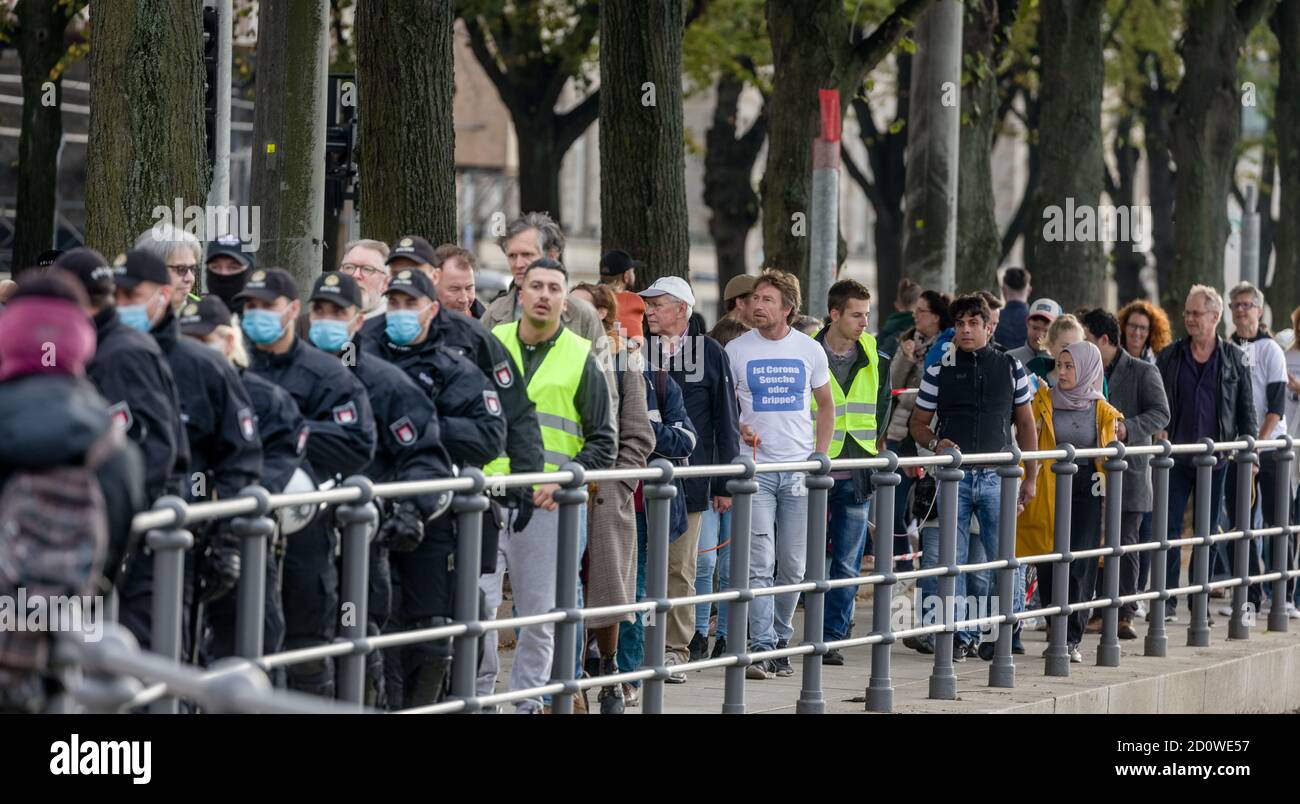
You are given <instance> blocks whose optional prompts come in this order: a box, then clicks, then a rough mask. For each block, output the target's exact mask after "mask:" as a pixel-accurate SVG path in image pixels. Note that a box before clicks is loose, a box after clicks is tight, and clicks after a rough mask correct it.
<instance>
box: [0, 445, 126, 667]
mask: <svg viewBox="0 0 1300 804" xmlns="http://www.w3.org/2000/svg"><path fill="white" fill-rule="evenodd" d="M119 437H120V436H119V435H118V430H117V428H115V427H110V428H108V430H106V431H105V433H104V435H102V436H101V437H100V438H99V440H98V441H96V442H95V444H93V445H92V446H91V448H90V449H89V450H88V451H87V453H86V456H85V458H84V461H83V463H81V464H78V465H70V466H58V467H54V468H50V469H42V470H39V471H38V470H18V471H15V472H13V473H11V474H10V475H9V479H8V482H6V483H5V485H4V490H3V491H2V492H0V596H6V597H8V598H9V599H10V600H14V601H19V600H25V601H26V605H24V606H15V608H14V609H13V610H12V614H13V616H14V617H15V618H22V619H23V622H24V626H23V628H21V629H20V628H18V626H17V624H16V623H14V624H6V626H8V627H3V628H0V686H2V685H3V675H4V672H5V668H8V669H11V670H17V671H19V672H24V671H34V670H42V669H44V668H45V666H46V664H47V662H48V661H49V652H50V640H49V638H48V632H51V631H55V630H61V628H60V625H59V623H58V622H56V621H55V619H56V618H57V616H58V615H59V614H60V613H63V612H65V611H66V609H65V608H64V607H62V606H58V607H56V606H53V605H49V604H51V603H52V602H54V598H56V597H62V596H81V595H91V594H94V593H95V592H96V590H97V584H98V580H99V577H100V575H101V574H102V573H103V569H104V561H105V555H106V553H107V550H108V506H107V504H106V503H105V501H104V495H103V492H102V491H101V490H100V486H99V479H98V478H97V477H96V474H95V468H96V467H97V466H98V465H99V464H100V463H102V462H103V460H104V459H105V458H106V457H107V456H108V455H109V453H110V451H111V450H112V448H113V447H114V446H115V443H114V439H116V438H119ZM20 590H21V594H20ZM38 599H41V601H42V603H44V604H46V605H44V607H43V608H44V610H45V611H44V618H43V620H44V622H43V628H42V629H41V630H37V631H30V630H26V624H27V623H28V615H29V613H32V614H33V618H34V613H35V609H34V608H33V605H32V603H33V601H35V600H38ZM82 616H83V617H85V616H87V612H86V610H85V608H83V609H82ZM83 621H84V620H83ZM33 624H34V623H33Z"/></svg>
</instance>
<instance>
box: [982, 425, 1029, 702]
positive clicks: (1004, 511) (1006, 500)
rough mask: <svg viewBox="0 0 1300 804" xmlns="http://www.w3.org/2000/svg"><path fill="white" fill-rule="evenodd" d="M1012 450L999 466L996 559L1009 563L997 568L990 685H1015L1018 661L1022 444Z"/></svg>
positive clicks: (1023, 471) (1022, 472) (1011, 448)
mask: <svg viewBox="0 0 1300 804" xmlns="http://www.w3.org/2000/svg"><path fill="white" fill-rule="evenodd" d="M1010 450H1011V454H1012V456H1013V457H1012V459H1011V463H1008V464H1003V465H1002V466H999V467H998V477H999V478H1000V480H1001V485H1000V488H999V490H998V491H999V496H998V555H997V558H998V560H999V561H1005V562H1007V566H1006V567H1005V568H1004V569H1000V570H998V609H999V613H1000V614H1001V615H1002V622H1001V623H999V624H998V641H997V645H996V646H995V647H994V649H993V663H992V664H991V665H989V686H990V687H1008V688H1010V687H1014V686H1016V664H1015V661H1014V660H1013V659H1012V658H1011V640H1012V637H1013V636H1014V635H1015V630H1016V621H1015V605H1016V599H1015V596H1016V574H1017V573H1018V572H1019V571H1020V563H1019V562H1018V561H1017V560H1016V512H1017V509H1018V505H1019V499H1020V478H1021V476H1022V475H1024V473H1025V470H1024V469H1023V468H1021V466H1020V447H1019V446H1018V445H1017V444H1015V443H1012V444H1011V447H1010ZM1020 602H1024V601H1020Z"/></svg>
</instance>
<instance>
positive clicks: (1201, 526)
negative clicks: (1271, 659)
mask: <svg viewBox="0 0 1300 804" xmlns="http://www.w3.org/2000/svg"><path fill="white" fill-rule="evenodd" d="M1202 443H1204V444H1205V445H1206V452H1205V453H1204V454H1202V455H1197V456H1196V458H1195V459H1194V460H1193V461H1192V464H1193V465H1194V466H1195V467H1196V503H1195V504H1196V508H1195V515H1194V517H1193V519H1194V522H1195V528H1196V537H1197V538H1198V539H1202V540H1204V541H1202V543H1201V544H1198V545H1196V546H1195V547H1194V548H1192V583H1193V584H1196V585H1199V586H1201V588H1202V590H1203V591H1200V592H1193V593H1192V594H1191V595H1189V596H1188V601H1187V602H1188V608H1189V609H1190V610H1191V613H1192V620H1191V622H1190V623H1189V624H1188V625H1187V645H1188V647H1195V648H1204V647H1208V646H1209V644H1210V620H1209V609H1210V592H1209V590H1208V589H1205V584H1207V583H1209V581H1210V545H1209V543H1208V539H1209V538H1210V531H1211V530H1212V529H1213V527H1214V516H1215V514H1216V513H1217V512H1216V511H1212V510H1211V508H1210V503H1211V502H1212V501H1211V500H1210V483H1211V481H1212V475H1213V472H1214V464H1215V463H1217V461H1216V460H1215V457H1214V439H1212V438H1205V439H1203V442H1202Z"/></svg>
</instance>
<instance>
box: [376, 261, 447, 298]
mask: <svg viewBox="0 0 1300 804" xmlns="http://www.w3.org/2000/svg"><path fill="white" fill-rule="evenodd" d="M384 292H385V293H405V294H406V295H407V296H410V297H412V298H416V299H418V298H420V297H421V296H423V297H425V298H428V299H433V300H435V301H436V300H437V299H438V289H437V288H436V287H434V284H433V280H432V279H430V278H429V277H428V276H426V275H425V273H424V271H421V270H419V269H418V268H403V269H402V270H400V271H398V272H397V273H396V274H394V275H393V278H392V279H390V280H389V282H388V290H386V291H384Z"/></svg>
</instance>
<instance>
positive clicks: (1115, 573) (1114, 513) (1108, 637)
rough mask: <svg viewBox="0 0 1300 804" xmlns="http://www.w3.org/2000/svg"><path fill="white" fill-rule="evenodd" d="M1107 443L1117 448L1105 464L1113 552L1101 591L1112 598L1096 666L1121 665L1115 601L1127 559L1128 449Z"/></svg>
mask: <svg viewBox="0 0 1300 804" xmlns="http://www.w3.org/2000/svg"><path fill="white" fill-rule="evenodd" d="M1106 446H1107V447H1108V448H1111V449H1114V450H1115V457H1113V458H1109V459H1107V461H1106V463H1104V464H1102V468H1104V469H1105V470H1106V546H1107V547H1109V548H1110V553H1109V554H1107V556H1106V567H1105V570H1106V571H1105V574H1104V575H1103V576H1102V592H1103V593H1104V594H1105V595H1106V597H1108V598H1110V599H1111V601H1112V602H1111V604H1110V605H1109V606H1107V607H1106V608H1104V609H1102V612H1101V644H1100V645H1098V646H1097V666H1098V667H1119V605H1120V604H1119V603H1118V602H1115V601H1116V599H1117V598H1118V597H1119V569H1120V565H1121V564H1123V563H1124V554H1123V553H1122V552H1120V546H1121V544H1122V540H1121V538H1120V536H1121V534H1120V529H1121V528H1122V527H1123V525H1122V524H1121V523H1122V520H1123V513H1124V504H1123V503H1124V470H1126V469H1128V461H1126V460H1124V452H1125V449H1124V445H1123V444H1122V443H1121V442H1119V441H1112V442H1110V443H1109V444H1107V445H1106ZM1084 594H1089V593H1087V592H1085V593H1084ZM1089 596H1091V595H1089Z"/></svg>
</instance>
